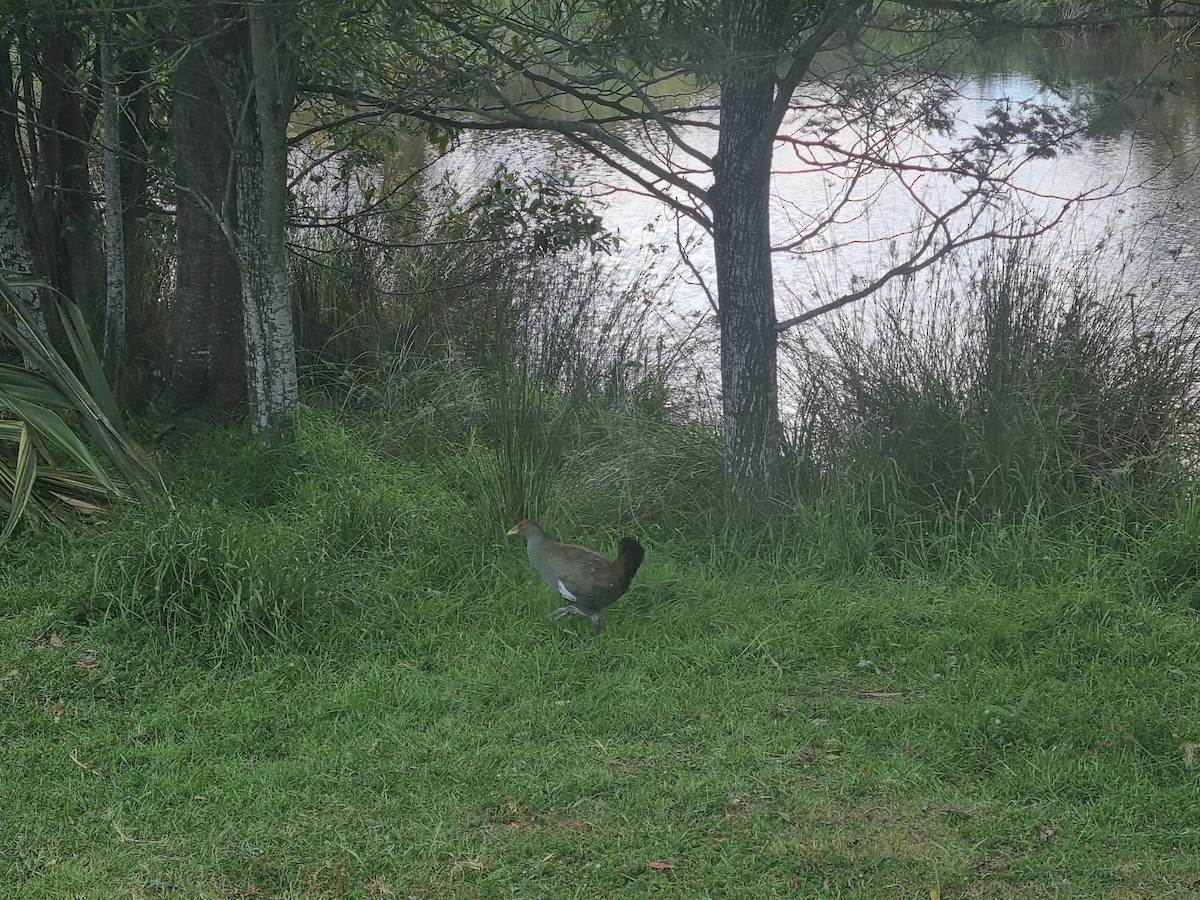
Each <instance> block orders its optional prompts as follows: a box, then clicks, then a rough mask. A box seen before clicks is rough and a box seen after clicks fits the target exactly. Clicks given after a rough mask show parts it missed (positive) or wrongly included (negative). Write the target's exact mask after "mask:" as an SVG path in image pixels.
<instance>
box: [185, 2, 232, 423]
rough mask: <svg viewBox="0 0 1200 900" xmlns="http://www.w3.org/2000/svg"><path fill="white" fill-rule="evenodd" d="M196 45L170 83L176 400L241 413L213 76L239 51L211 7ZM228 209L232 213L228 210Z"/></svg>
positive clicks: (198, 21)
mask: <svg viewBox="0 0 1200 900" xmlns="http://www.w3.org/2000/svg"><path fill="white" fill-rule="evenodd" d="M189 11H190V13H191V14H190V15H189V16H188V17H187V18H186V27H187V29H188V31H189V32H190V34H191V35H192V40H193V44H192V46H191V47H190V48H189V49H188V50H187V51H186V53H185V54H184V56H183V58H182V59H181V60H180V63H179V66H178V68H177V69H176V71H175V74H174V77H173V79H172V82H171V89H172V107H171V117H172V120H173V121H172V125H173V131H174V136H175V160H176V163H175V164H176V176H177V180H178V183H179V192H178V194H177V196H176V201H175V202H176V217H175V228H176V235H177V241H178V253H177V254H176V260H177V262H176V272H175V303H174V305H173V308H172V310H171V327H170V338H169V340H170V347H169V349H168V356H169V368H170V372H169V383H170V391H171V394H172V396H173V398H174V399H175V402H176V403H178V404H180V405H181V406H184V407H187V408H190V409H197V408H199V409H201V410H203V411H204V412H228V411H231V410H233V409H236V408H237V407H238V406H239V405H240V404H241V402H242V400H243V399H244V398H245V396H246V366H245V354H244V351H243V347H244V339H243V335H242V310H241V302H240V295H241V284H240V281H239V278H238V268H237V263H236V261H235V259H234V256H233V250H232V248H231V246H230V242H229V241H228V240H227V239H226V235H225V233H224V231H223V230H222V221H223V216H224V215H226V214H228V215H230V216H232V215H233V210H232V203H228V204H227V203H226V196H227V191H228V189H229V183H228V179H229V177H230V171H231V158H232V150H231V146H230V137H229V121H228V119H227V117H226V113H225V105H224V101H223V99H222V94H221V88H220V85H219V82H218V80H217V74H216V73H215V72H214V71H213V69H212V67H211V66H210V65H209V60H213V61H214V62H215V64H216V65H217V66H218V67H219V68H221V69H225V68H232V66H233V65H234V63H232V62H230V59H231V58H232V57H233V56H235V55H240V49H239V48H238V47H237V46H236V44H235V43H234V42H233V41H231V40H230V38H229V36H228V29H227V28H226V27H225V22H224V21H223V20H222V19H221V18H219V17H218V15H217V13H216V11H215V9H214V7H213V6H212V5H210V4H208V3H196V4H192V5H191V7H190V10H189ZM226 207H228V208H226ZM230 225H231V228H236V227H237V223H236V221H234V222H232V223H230Z"/></svg>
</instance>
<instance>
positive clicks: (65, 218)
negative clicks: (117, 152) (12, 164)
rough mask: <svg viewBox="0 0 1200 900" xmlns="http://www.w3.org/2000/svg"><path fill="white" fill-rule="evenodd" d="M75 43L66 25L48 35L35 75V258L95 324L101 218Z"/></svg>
mask: <svg viewBox="0 0 1200 900" xmlns="http://www.w3.org/2000/svg"><path fill="white" fill-rule="evenodd" d="M78 42H79V36H78V34H77V33H75V32H73V31H71V30H70V29H69V28H67V27H65V26H63V27H61V28H58V29H56V30H53V31H50V32H48V33H47V34H46V36H45V40H44V42H43V45H42V46H43V49H42V54H41V60H40V62H41V67H40V69H39V71H38V73H37V74H38V76H39V78H40V81H41V88H42V90H41V104H40V107H39V109H38V129H37V132H38V135H39V143H38V160H37V161H38V170H37V176H36V182H35V185H34V188H33V214H34V219H35V221H34V231H35V236H36V239H37V240H38V242H39V244H40V247H39V250H38V251H36V255H37V257H38V259H39V260H41V262H42V263H43V265H44V266H45V271H44V272H43V273H42V274H43V276H44V277H45V278H46V279H47V280H48V281H49V282H50V283H51V284H52V285H53V286H54V287H56V288H57V289H58V290H60V291H62V292H63V293H64V294H66V295H67V296H68V297H69V298H70V299H72V300H74V301H75V302H76V303H78V304H79V306H80V307H81V308H82V309H83V310H84V311H85V312H86V313H87V314H88V317H89V319H91V320H92V321H93V323H94V322H96V321H100V320H101V317H102V314H103V308H102V306H101V298H102V297H104V295H105V288H104V283H105V279H104V260H103V252H102V248H101V243H100V233H101V228H100V214H99V212H98V210H97V207H96V201H95V196H94V194H93V191H92V185H91V180H90V170H89V162H90V159H89V156H88V148H89V147H90V146H91V142H92V126H93V124H94V123H95V116H96V110H95V109H94V108H92V107H91V106H90V105H89V106H86V107H85V106H84V105H83V103H82V102H81V101H82V100H83V99H86V98H85V97H83V96H82V95H81V94H80V93H79V91H78V90H77V89H76V84H75V77H74V76H75V73H76V70H77V68H78V52H79V51H78Z"/></svg>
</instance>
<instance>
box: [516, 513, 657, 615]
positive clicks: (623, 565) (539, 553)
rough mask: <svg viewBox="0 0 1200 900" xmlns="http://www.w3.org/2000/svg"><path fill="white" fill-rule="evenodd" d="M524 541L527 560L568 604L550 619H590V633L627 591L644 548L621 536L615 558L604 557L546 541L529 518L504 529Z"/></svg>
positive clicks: (579, 548) (551, 588)
mask: <svg viewBox="0 0 1200 900" xmlns="http://www.w3.org/2000/svg"><path fill="white" fill-rule="evenodd" d="M508 533H509V535H514V534H515V535H517V536H518V537H520V538H523V539H524V541H525V550H526V552H527V553H528V554H529V561H530V562H531V563H533V567H534V568H535V569H537V573H538V574H539V575H541V576H542V580H543V581H545V582H546V584H547V585H549V586H550V590H552V591H554V593H555V594H557V595H558V596H559V597H562V598H563V599H564V600H566V601H567V602H568V603H569V604H570V605H569V606H562V607H559V608H558V609H556V610H555V611H554V612H553V613H551V614H550V621H551V622H557V621H558V620H559V619H561V618H562V617H563V616H572V615H574V616H583V617H584V618H585V619H590V620H591V623H592V633H593V635H598V634H600V631H601V630H602V629H603V628H604V618H603V616H604V610H605V608H606V607H608V606H609V605H611V604H612V603H613V602H614V601H615V600H616V599H617V598H618V597H620V596H621V595H622V594H624V593H625V592H626V591H627V590H629V583H630V582H631V581H633V576H634V575H635V574H636V573H637V570H638V567H639V566H640V565H641V564H642V558H643V557H644V556H645V555H646V551H645V550H644V549H643V548H642V545H641V544H639V543H638V542H637V541H635V540H634V539H633V538H630V537H626V538H621V542H620V544H619V545H618V547H617V558H616V559H615V560H612V559H606V558H605V557H603V556H601V555H600V554H599V553H594V552H592V551H591V550H588V549H587V548H586V547H577V546H575V545H574V544H559V543H557V542H555V541H552V540H550V538H549V537H548V536H547V535H546V532H544V531H542V526H541V525H539V524H538V523H537V522H534V521H533V520H532V519H524V520H522V521H520V522H518V523H517V524H516V525H514V526H513V527H512V529H511V530H510V531H509V532H508Z"/></svg>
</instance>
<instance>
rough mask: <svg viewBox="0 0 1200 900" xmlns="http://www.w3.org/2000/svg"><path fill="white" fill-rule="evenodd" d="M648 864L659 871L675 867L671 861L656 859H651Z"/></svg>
mask: <svg viewBox="0 0 1200 900" xmlns="http://www.w3.org/2000/svg"><path fill="white" fill-rule="evenodd" d="M646 865H648V866H649V867H650V868H652V869H654V870H655V871H658V872H665V871H666V870H667V869H673V868H675V866H674V865H672V864H671V863H669V862H659V861H658V860H656V859H652V860H650V861H649V862H648V863H646Z"/></svg>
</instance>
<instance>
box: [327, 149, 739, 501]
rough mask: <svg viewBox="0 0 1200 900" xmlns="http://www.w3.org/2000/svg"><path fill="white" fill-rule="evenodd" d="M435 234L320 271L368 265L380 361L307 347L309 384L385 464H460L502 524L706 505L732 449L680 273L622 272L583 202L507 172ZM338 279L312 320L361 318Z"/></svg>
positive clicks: (472, 493) (356, 243)
mask: <svg viewBox="0 0 1200 900" xmlns="http://www.w3.org/2000/svg"><path fill="white" fill-rule="evenodd" d="M436 205H437V204H431V206H436ZM531 210H536V211H537V212H536V215H535V214H534V213H533V212H531ZM422 227H423V230H422V231H421V233H420V234H419V235H416V236H414V235H411V234H410V235H409V236H408V237H407V239H405V240H401V239H400V238H399V237H398V236H396V235H392V237H391V238H390V242H391V244H392V245H393V246H392V247H391V248H390V249H389V250H387V251H386V252H384V251H383V250H381V249H379V248H381V247H383V246H385V245H386V244H388V242H389V241H386V240H382V239H378V238H379V236H378V235H376V236H375V237H374V238H372V239H370V240H367V239H363V240H358V239H357V238H354V237H353V236H343V239H344V240H346V241H348V242H351V243H353V247H349V246H347V247H344V248H342V249H341V250H339V251H337V252H334V251H333V250H332V249H330V248H329V247H328V246H327V252H325V253H324V254H323V255H322V260H323V262H325V263H328V262H329V261H330V260H334V259H336V258H339V257H340V258H344V259H352V260H355V262H354V269H355V275H354V277H357V278H361V277H364V273H367V274H368V275H369V277H370V278H371V279H372V287H371V288H370V290H368V291H367V292H366V296H367V297H368V298H369V299H370V303H371V304H375V305H377V308H375V311H373V312H372V313H371V314H370V316H369V318H370V319H371V320H372V321H373V322H374V325H373V326H372V327H373V328H374V333H375V344H374V346H373V347H371V348H369V349H368V348H365V347H363V346H362V345H359V346H358V348H357V350H356V352H357V353H358V355H357V356H355V357H354V358H345V357H339V356H338V355H337V352H336V351H337V350H338V347H337V346H335V344H334V343H331V342H328V341H326V343H325V344H323V345H322V347H321V348H310V351H309V352H310V353H313V354H314V356H315V357H316V358H317V360H318V362H317V363H316V364H314V365H312V366H310V368H309V372H310V377H311V381H310V383H312V384H313V385H314V386H315V387H317V388H318V390H320V391H322V392H324V393H325V394H326V395H327V396H329V397H330V398H332V399H333V400H334V401H335V402H336V403H338V405H339V406H340V407H341V408H342V409H343V410H346V411H348V412H352V413H355V412H357V413H358V414H360V416H361V418H363V419H367V420H369V421H370V422H371V423H372V427H373V428H374V429H375V434H376V440H377V442H378V446H379V447H380V448H381V449H382V450H384V451H385V452H390V453H393V454H395V455H404V454H406V453H413V452H421V453H433V454H435V455H436V454H449V455H450V456H451V457H452V458H453V460H454V461H455V466H456V467H457V470H458V471H459V472H460V474H461V479H462V482H461V487H462V490H463V492H464V494H465V495H466V496H467V497H468V498H469V499H470V500H471V502H472V503H473V504H474V506H475V508H476V509H477V510H478V512H479V513H480V515H481V516H482V517H484V518H485V519H486V520H488V521H491V522H504V521H508V522H510V523H511V521H512V520H514V519H515V518H519V517H523V516H535V515H536V516H559V515H562V514H564V513H567V512H568V511H569V513H570V514H571V515H572V516H575V517H580V518H583V519H597V518H608V519H621V520H626V521H628V520H629V519H631V518H636V517H639V516H647V515H654V514H657V513H658V512H662V511H664V510H667V509H671V508H674V507H677V506H679V505H680V504H683V505H684V506H690V507H692V508H699V507H704V506H706V505H707V504H708V502H709V499H710V497H711V496H715V495H716V492H718V491H719V477H718V476H719V472H720V468H719V467H720V458H719V452H720V450H719V446H718V444H717V442H716V441H715V439H714V437H713V431H712V429H711V428H710V427H709V426H708V424H707V423H705V422H704V421H703V420H702V419H701V417H700V415H699V414H698V412H697V411H698V410H699V409H700V408H701V407H702V403H701V402H700V401H699V393H700V392H702V391H703V388H701V389H700V392H698V390H697V385H698V384H699V382H697V381H696V380H695V379H694V378H691V377H690V374H691V372H693V371H694V370H695V368H696V357H697V355H698V354H701V353H703V352H705V351H706V345H705V344H704V342H703V341H702V340H701V339H700V338H699V337H698V336H697V334H696V332H695V330H694V329H682V330H681V329H680V328H679V327H677V326H678V323H677V322H675V321H674V320H672V319H671V315H672V314H671V313H670V311H669V303H668V302H667V294H668V291H667V285H668V283H669V273H668V274H667V275H659V276H655V277H654V278H650V277H649V275H648V273H649V266H648V264H647V263H646V261H645V260H639V259H638V258H637V257H636V256H635V257H633V258H632V260H631V259H630V257H629V256H628V255H627V256H626V257H625V258H624V261H623V262H621V263H620V264H619V265H618V264H617V263H615V262H614V261H613V260H612V259H611V258H610V257H609V256H607V255H606V252H605V251H607V250H610V249H611V248H612V247H613V246H614V245H615V238H613V237H612V236H610V235H608V234H607V232H604V231H603V228H602V225H601V223H600V220H599V219H598V218H597V217H595V216H594V214H593V213H591V212H590V210H588V209H587V208H586V207H585V206H583V205H582V204H581V201H579V200H578V198H576V197H574V196H573V195H570V194H569V192H567V191H565V190H564V189H563V188H562V186H561V185H559V186H554V185H552V184H547V183H535V182H533V181H530V180H528V179H523V178H518V177H517V176H514V175H512V174H511V173H508V172H506V171H504V170H501V171H499V172H497V174H496V175H495V176H494V177H493V178H492V179H489V180H488V181H487V182H485V184H484V185H483V186H482V187H481V189H480V191H479V193H478V194H477V195H475V196H473V197H470V198H460V197H457V196H452V197H450V198H448V200H447V203H446V211H445V212H444V213H442V214H440V215H437V216H432V217H430V219H429V221H427V222H426V223H425V224H424V225H423V226H422ZM323 240H325V241H326V243H327V244H328V242H329V241H330V240H331V239H330V238H328V237H326V238H323ZM364 254H367V255H370V254H375V256H374V257H373V259H372V261H370V262H366V263H364V262H360V260H361V259H362V256H363V255H364ZM332 272H333V269H325V268H322V269H320V270H313V269H312V268H311V267H310V268H309V271H308V273H307V275H305V276H304V279H305V283H306V284H307V285H309V294H310V295H311V296H313V297H314V298H315V297H316V293H315V292H314V291H313V290H312V288H313V286H314V285H317V284H320V285H323V287H322V288H321V293H320V299H319V302H317V301H316V300H314V301H313V302H311V303H310V304H309V306H310V308H312V309H314V310H319V309H322V308H338V307H339V306H349V307H353V306H354V304H355V303H356V302H357V298H356V296H353V295H350V294H348V293H347V292H346V291H345V290H344V287H343V289H342V295H341V297H340V299H337V297H336V293H337V291H338V289H339V284H348V283H352V282H349V281H347V282H339V280H338V279H337V278H336V277H335V276H333V275H332V274H331V273H332ZM339 315H341V314H339ZM331 330H334V329H332V328H331V326H328V325H327V326H322V327H319V328H318V327H315V326H312V327H310V328H309V333H310V334H316V333H321V334H328V333H329V332H330V331H331Z"/></svg>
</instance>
